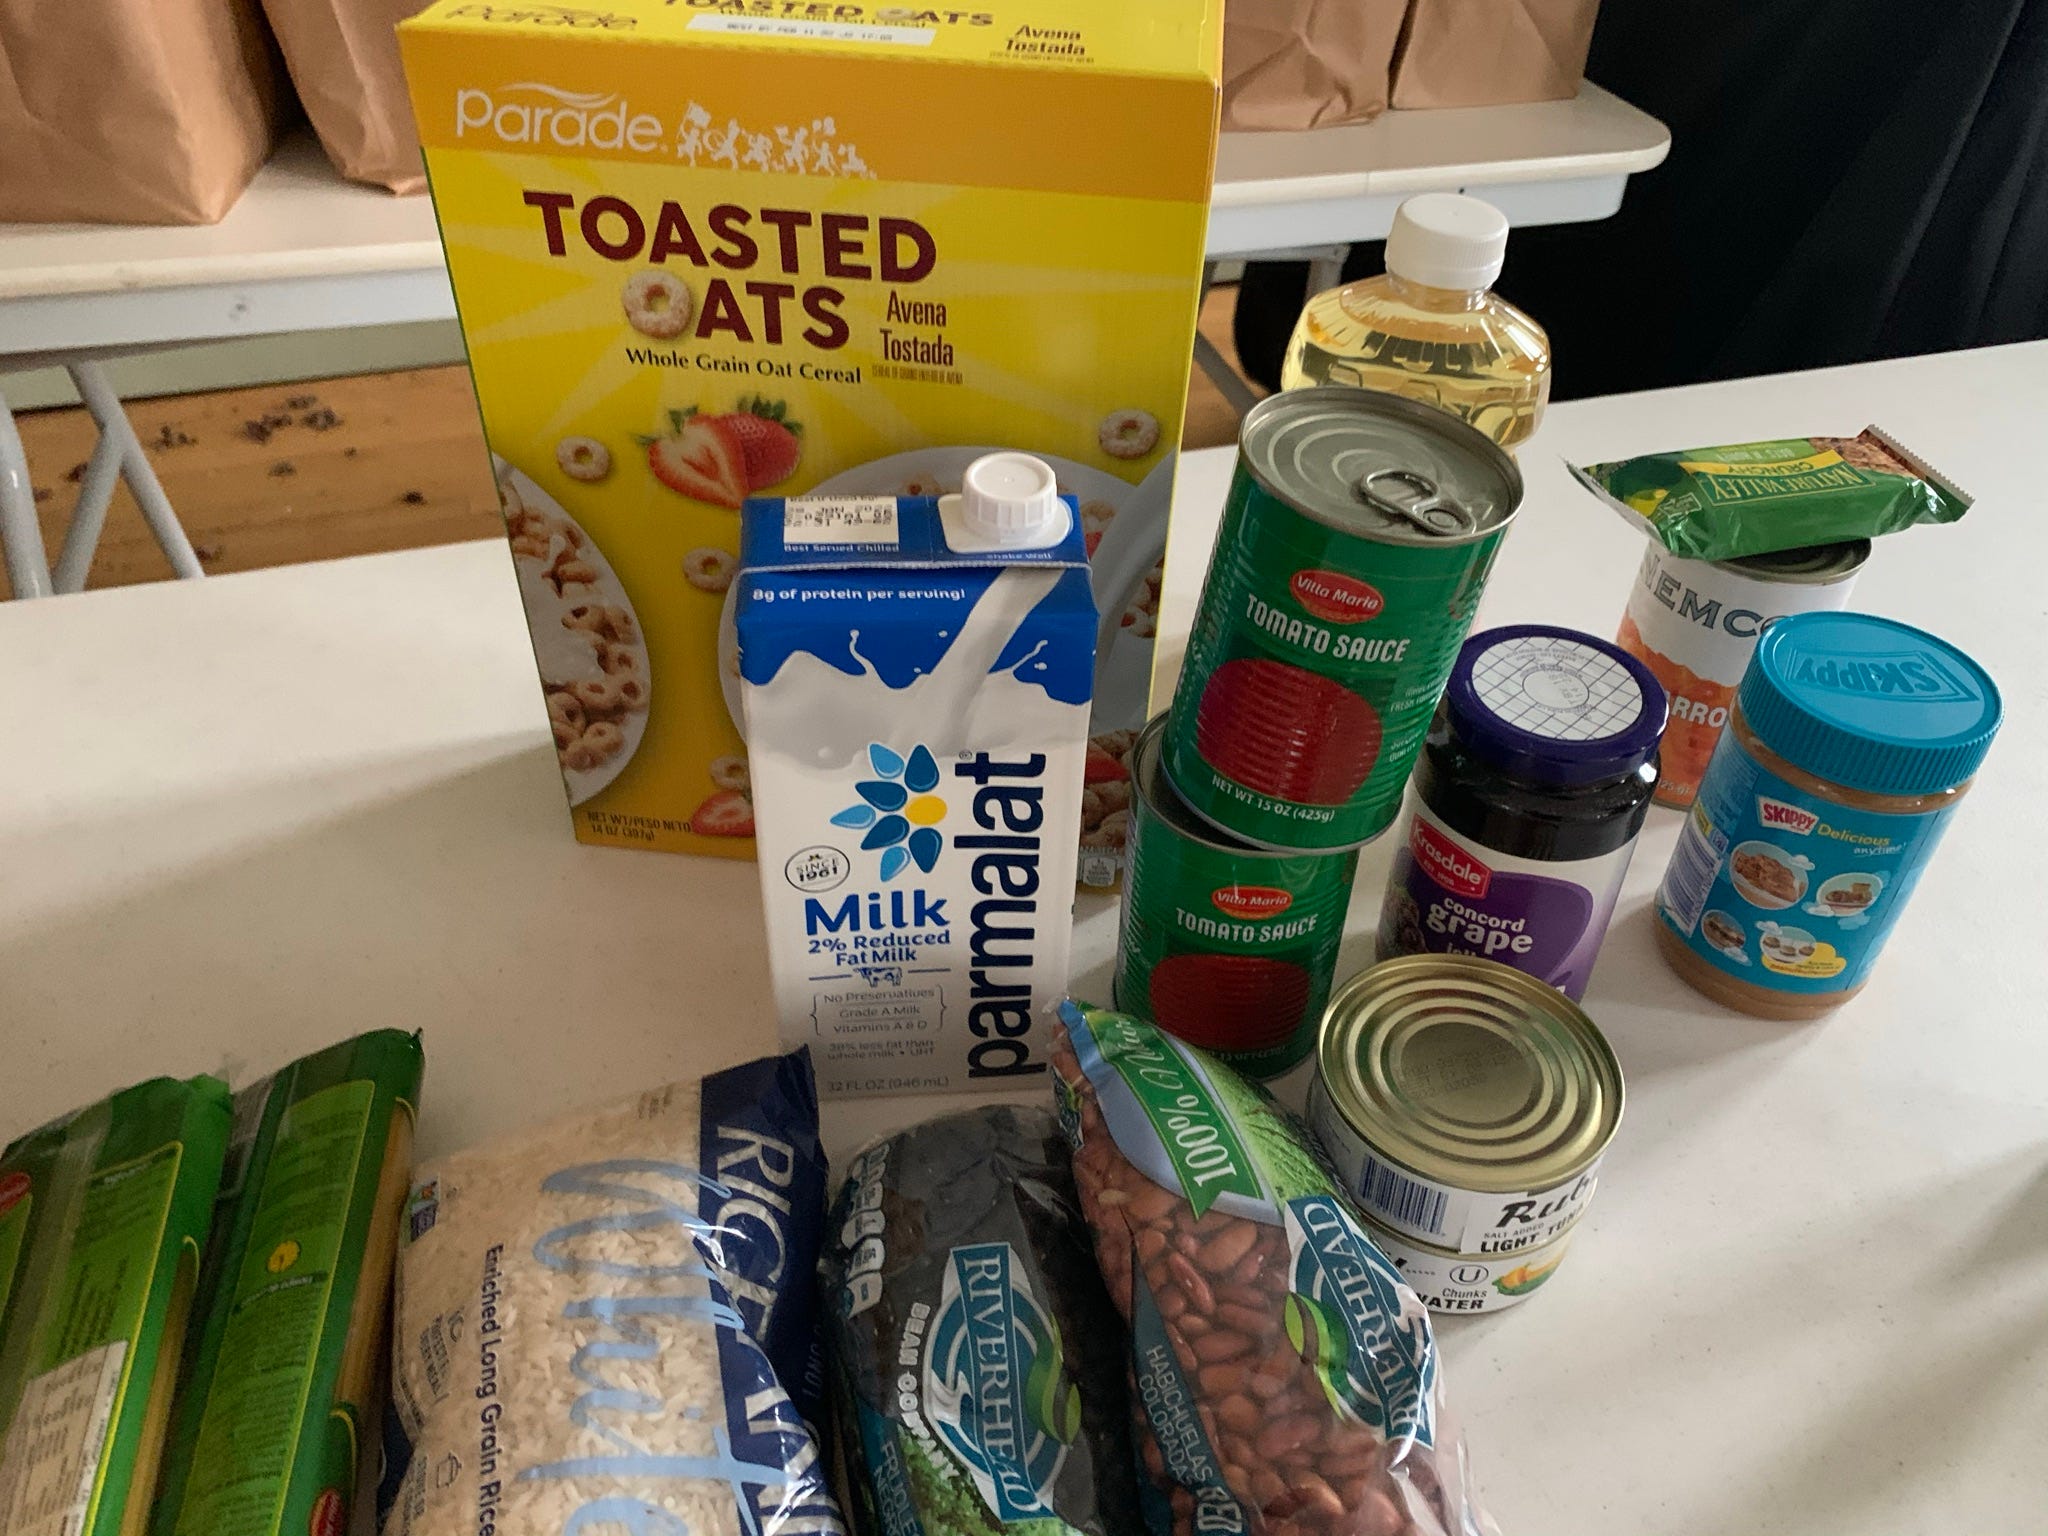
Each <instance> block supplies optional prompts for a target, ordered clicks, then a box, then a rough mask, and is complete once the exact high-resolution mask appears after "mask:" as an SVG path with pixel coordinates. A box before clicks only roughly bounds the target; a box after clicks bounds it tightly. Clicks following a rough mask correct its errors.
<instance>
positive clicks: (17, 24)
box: [0, 0, 281, 224]
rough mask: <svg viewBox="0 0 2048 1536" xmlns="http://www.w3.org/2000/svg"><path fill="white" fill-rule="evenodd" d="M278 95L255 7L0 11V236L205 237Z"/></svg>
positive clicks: (206, 3)
mask: <svg viewBox="0 0 2048 1536" xmlns="http://www.w3.org/2000/svg"><path fill="white" fill-rule="evenodd" d="M280 95H281V92H280V90H279V81H278V75H277V70H276V59H275V56H274V55H273V54H272V52H271V50H270V40H269V34H268V33H267V32H265V30H264V28H263V20H262V18H261V16H259V15H258V14H257V10H256V0H0V223H4V222H8V221H23V222H35V223H48V222H53V221H62V220H70V219H84V220H90V221H93V222H96V223H114V224H211V223H213V222H215V221H216V220H218V219H219V218H220V217H221V215H223V214H225V213H226V212H227V211H228V209H230V208H232V207H233V206H234V205H235V199H236V198H238V197H240V196H241V195H242V189H243V188H244V187H246V186H247V185H248V184H249V178H250V177H252V176H254V175H255V174H256V171H257V169H258V167H260V166H261V165H262V164H263V162H264V161H265V160H266V159H267V158H269V155H270V149H271V144H272V142H273V140H274V138H275V136H276V131H277V118H278V104H279V98H280Z"/></svg>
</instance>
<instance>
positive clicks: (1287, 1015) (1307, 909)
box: [1115, 717, 1358, 1077]
mask: <svg viewBox="0 0 2048 1536" xmlns="http://www.w3.org/2000/svg"><path fill="white" fill-rule="evenodd" d="M1165 730H1166V722H1165V719H1164V717H1161V718H1159V719H1155V720H1154V721H1153V722H1152V723H1151V724H1150V725H1149V726H1147V727H1146V728H1145V731H1144V733H1143V734H1142V735H1140V736H1139V737H1138V740H1137V744H1136V745H1135V746H1134V747H1133V748H1132V750H1131V779H1132V791H1133V792H1132V796H1131V827H1130V841H1129V844H1128V848H1127V852H1126V859H1127V864H1126V868H1125V871H1124V898H1123V914H1122V926H1121V928H1120V929H1119V931H1118V937H1117V955H1116V981H1115V992H1116V1005H1117V1007H1118V1008H1121V1009H1123V1010H1125V1011H1127V1012H1130V1013H1136V1014H1141V1015H1143V1016H1144V1017H1146V1018H1149V1019H1151V1020H1152V1021H1153V1022H1154V1023H1156V1024H1158V1025H1159V1027H1160V1028H1162V1029H1164V1030H1166V1031H1167V1032H1168V1033H1169V1034H1172V1035H1175V1036H1178V1037H1179V1038H1180V1039H1182V1040H1185V1041H1187V1042H1188V1043H1189V1044H1190V1045H1198V1046H1201V1047H1203V1048H1204V1049H1207V1050H1212V1051H1215V1052H1217V1053H1218V1054H1219V1055H1221V1056H1222V1057H1223V1058H1224V1059H1225V1060H1226V1061H1228V1062H1229V1063H1230V1064H1231V1065H1232V1066H1234V1067H1236V1068H1237V1069H1238V1070H1239V1071H1241V1072H1245V1073H1248V1074H1250V1075H1253V1076H1257V1077H1271V1076H1274V1075H1275V1074H1277V1073H1281V1072H1284V1071H1286V1070H1287V1069H1288V1068H1289V1067H1291V1066H1293V1065H1294V1064H1295V1063H1296V1062H1298V1061H1300V1060H1301V1059H1302V1058H1303V1057H1304V1056H1306V1055H1307V1054H1308V1053H1309V1051H1310V1050H1311V1049H1312V1048H1313V1047H1314V1045H1315V1038H1316V1028H1317V1023H1318V1021H1319V1020H1320V1019H1321V1018H1322V1013H1323V1004H1324V1002H1325V1001H1326V1000H1327V999H1328V997H1329V995H1330V981H1331V977H1332V976H1333V974H1334V973H1335V971H1336V966H1337V946H1338V944H1339V943H1340V942H1341V941H1342V940H1343V937H1344V913H1345V909H1346V908H1347V907H1348V906H1349V905H1350V901H1351V884H1352V879H1353V877H1354V876H1355V875H1356V873H1357V870H1358V855H1357V853H1356V852H1355V851H1351V852H1343V853H1274V852H1272V851H1270V850H1268V849H1263V848H1254V847H1251V846H1250V845H1249V844H1246V843H1242V842H1239V841H1238V840H1237V839H1235V838H1233V837H1230V836H1228V835H1227V834H1224V833H1221V832H1218V831H1216V830H1215V829H1214V828H1212V827H1209V826H1207V825H1206V824H1205V823H1203V822H1202V820H1201V819H1200V818H1199V817H1197V816H1196V815H1195V814H1194V813H1193V812H1192V811H1190V810H1189V809H1188V808H1187V807H1186V806H1185V805H1183V804H1182V803H1181V801H1180V797H1179V796H1178V795H1176V794H1175V793H1174V790H1173V786H1172V785H1171V784H1169V783H1167V782H1166V776H1165V775H1164V774H1163V773H1162V772H1161V771H1160V765H1159V758H1160V747H1161V742H1162V739H1163V736H1164V733H1165Z"/></svg>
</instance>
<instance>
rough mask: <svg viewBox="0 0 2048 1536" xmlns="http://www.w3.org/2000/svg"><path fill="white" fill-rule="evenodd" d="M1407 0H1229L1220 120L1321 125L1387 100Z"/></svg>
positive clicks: (1355, 116) (1244, 124)
mask: <svg viewBox="0 0 2048 1536" xmlns="http://www.w3.org/2000/svg"><path fill="white" fill-rule="evenodd" d="M1407 8H1408V0H1229V3H1228V4H1227V5H1225V6H1224V8H1223V126H1224V127H1225V128H1226V129H1243V128H1324V127H1328V126H1330V125H1332V124H1335V123H1362V122H1364V121H1366V120H1367V119H1368V118H1373V117H1377V116H1379V114H1380V113H1381V112H1383V111H1384V110H1385V109H1386V105H1387V76H1388V68H1389V66H1390V65H1391V64H1392V62H1393V57H1394V45H1395V43H1397V42H1398V41H1399V40H1400V36H1401V17H1402V14H1403V13H1404V12H1405V11H1406V10H1407Z"/></svg>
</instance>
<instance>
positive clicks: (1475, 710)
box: [1379, 624, 1666, 1001]
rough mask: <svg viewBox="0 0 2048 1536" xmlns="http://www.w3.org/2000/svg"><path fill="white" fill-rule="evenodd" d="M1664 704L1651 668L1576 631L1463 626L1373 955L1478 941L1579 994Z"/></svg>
mask: <svg viewBox="0 0 2048 1536" xmlns="http://www.w3.org/2000/svg"><path fill="white" fill-rule="evenodd" d="M1665 708H1666V705H1665V697H1664V689H1663V688H1662V686H1661V685H1660V684H1659V683H1658V682H1657V679H1656V678H1655V676H1653V675H1652V674H1651V672H1650V669H1649V668H1648V667H1646V666H1644V665H1643V664H1642V663H1641V662H1640V661H1637V660H1636V659H1635V658H1634V657H1633V656H1630V655H1629V654H1627V653H1626V652H1625V651H1623V650H1621V649H1620V648H1619V647H1618V646H1614V645H1610V644H1609V643H1607V642H1606V641H1604V640H1596V639H1594V638H1593V637H1592V636H1591V635H1585V634H1580V633H1579V632H1578V631H1577V630H1571V629H1554V628H1551V627H1549V626H1547V625H1541V624H1515V625H1510V626H1508V627H1506V628H1502V629H1490V630H1487V631H1486V632H1485V633H1484V634H1478V635H1474V636H1473V637H1472V638H1471V639H1469V640H1467V641H1466V642H1465V644H1464V647H1463V648H1462V649H1461V650H1460V651H1459V652H1458V659H1457V662H1456V664H1455V665H1454V666H1453V667H1452V669H1451V680H1450V686H1449V688H1448V689H1447V691H1446V692H1445V694H1444V699H1443V703H1442V704H1440V705H1439V706H1438V707H1437V712H1436V718H1435V719H1434V720H1433V721H1432V722H1431V724H1430V728H1429V735H1428V737H1427V739H1426V741H1425V743H1424V746H1423V751H1422V756H1421V759H1420V760H1419V761H1418V762H1417V764H1416V768H1415V778H1414V781H1413V782H1412V783H1411V784H1410V786H1409V790H1408V803H1407V807H1406V816H1405V819H1404V820H1403V822H1402V823H1401V825H1402V827H1403V828H1404V829H1405V831H1404V836H1403V839H1402V846H1401V848H1400V849H1399V851H1398V852H1397V853H1396V854H1395V856H1394V868H1393V873H1392V874H1391V876H1390V877H1389V878H1388V881H1387V895H1386V901H1385V904H1384V905H1383V906H1382V907H1381V909H1380V930H1379V953H1380V957H1381V958H1382V959H1388V958H1391V957H1393V956H1395V955H1412V954H1422V953H1429V954H1452V955H1482V956H1484V957H1486V958H1487V959H1489V960H1497V961H1499V962H1501V963H1502V964H1504V965H1511V966H1513V967H1514V968H1515V969H1516V970H1518V971H1526V972H1527V973H1528V974H1530V975H1531V976H1534V977H1536V978H1537V979H1538V980H1541V981H1545V982H1548V983H1549V984H1550V985H1551V986H1553V987H1556V988H1557V989H1558V991H1560V992H1562V993H1564V995H1565V996H1567V997H1569V998H1572V999H1573V1000H1575V1001H1576V1000H1577V999H1578V998H1579V997H1581V996H1582V995H1583V994H1584V993H1585V990H1586V982H1587V979H1588V978H1589V977H1590V976H1591V974H1592V970H1593V957H1594V955H1595V954H1596V953H1598V951H1599V948H1600V941H1601V939H1602V938H1603V937H1604V936H1605V935H1606V932H1607V921H1608V918H1609V917H1610V916H1611V915H1612V914H1613V912H1614V902H1615V898H1616V896H1617V895H1619V894H1620V891H1621V881H1622V877H1623V876H1624V875H1625V874H1627V872H1628V861H1629V855H1630V854H1631V853H1633V852H1634V851H1635V842H1636V834H1637V833H1638V832H1640V831H1641V830H1642V826H1643V817H1644V815H1645V814H1646V813H1647V812H1648V810H1649V805H1650V797H1651V795H1652V793H1653V792H1654V791H1655V790H1656V787H1657V742H1658V738H1659V737H1660V736H1661V735H1662V734H1663V731H1664V719H1665Z"/></svg>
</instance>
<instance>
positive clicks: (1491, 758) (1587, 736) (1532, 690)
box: [1444, 624, 1669, 785]
mask: <svg viewBox="0 0 2048 1536" xmlns="http://www.w3.org/2000/svg"><path fill="white" fill-rule="evenodd" d="M1444 702H1445V705H1446V706H1447V708H1448V709H1449V711H1450V720H1451V729H1452V730H1453V731H1455V732H1456V733H1457V736H1458V740H1459V741H1460V742H1462V743H1463V744H1464V746H1465V748H1466V750H1467V751H1469V752H1471V753H1472V755H1473V756H1475V757H1477V758H1480V759H1481V760H1483V761H1485V762H1487V763H1490V764H1491V765H1493V766H1494V767H1495V768H1497V769H1499V770H1500V771H1501V772H1502V773H1505V774H1508V775H1510V776H1511V777H1514V778H1518V779H1524V780H1527V781H1529V782H1532V783H1536V784H1559V785H1562V784H1596V783H1599V782H1601V781H1602V780H1606V779H1618V778H1621V777H1623V776H1624V775H1627V774H1630V773H1633V772H1635V771H1636V769H1638V768H1640V767H1641V766H1642V765H1643V764H1644V763H1646V762H1648V761H1649V760H1650V758H1651V757H1653V756H1654V755H1655V754H1656V751H1657V742H1658V740H1659V739H1660V738H1661V737H1662V736H1663V734H1664V717H1665V712H1666V710H1667V709H1668V707H1669V706H1668V704H1667V702H1666V700H1665V696H1664V689H1663V686H1662V685H1661V684H1659V683H1658V681H1657V679H1656V677H1655V676H1653V675H1652V674H1651V672H1650V669H1649V668H1648V667H1646V666H1644V665H1643V664H1642V663H1641V662H1640V661H1638V660H1636V658H1635V657H1633V656H1631V655H1629V654H1628V653H1627V652H1626V651H1624V650H1622V649H1621V648H1620V647H1618V646H1615V645H1610V644H1609V643H1608V642H1607V641H1605V640H1596V639H1594V638H1593V637H1592V636H1591V635H1586V634H1581V633H1579V631H1577V630H1575V629H1558V628H1555V627H1554V626H1552V625H1548V624H1509V625H1506V626H1504V627H1503V628H1500V629H1489V630H1487V631H1485V632H1484V633H1483V634H1477V635H1474V636H1472V638H1471V639H1469V640H1467V641H1466V642H1465V644H1464V646H1463V648H1462V649H1460V650H1459V652H1458V661H1457V664H1456V665H1455V666H1453V667H1452V668H1451V682H1450V687H1449V688H1448V689H1447V690H1446V692H1445V694H1444Z"/></svg>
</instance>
